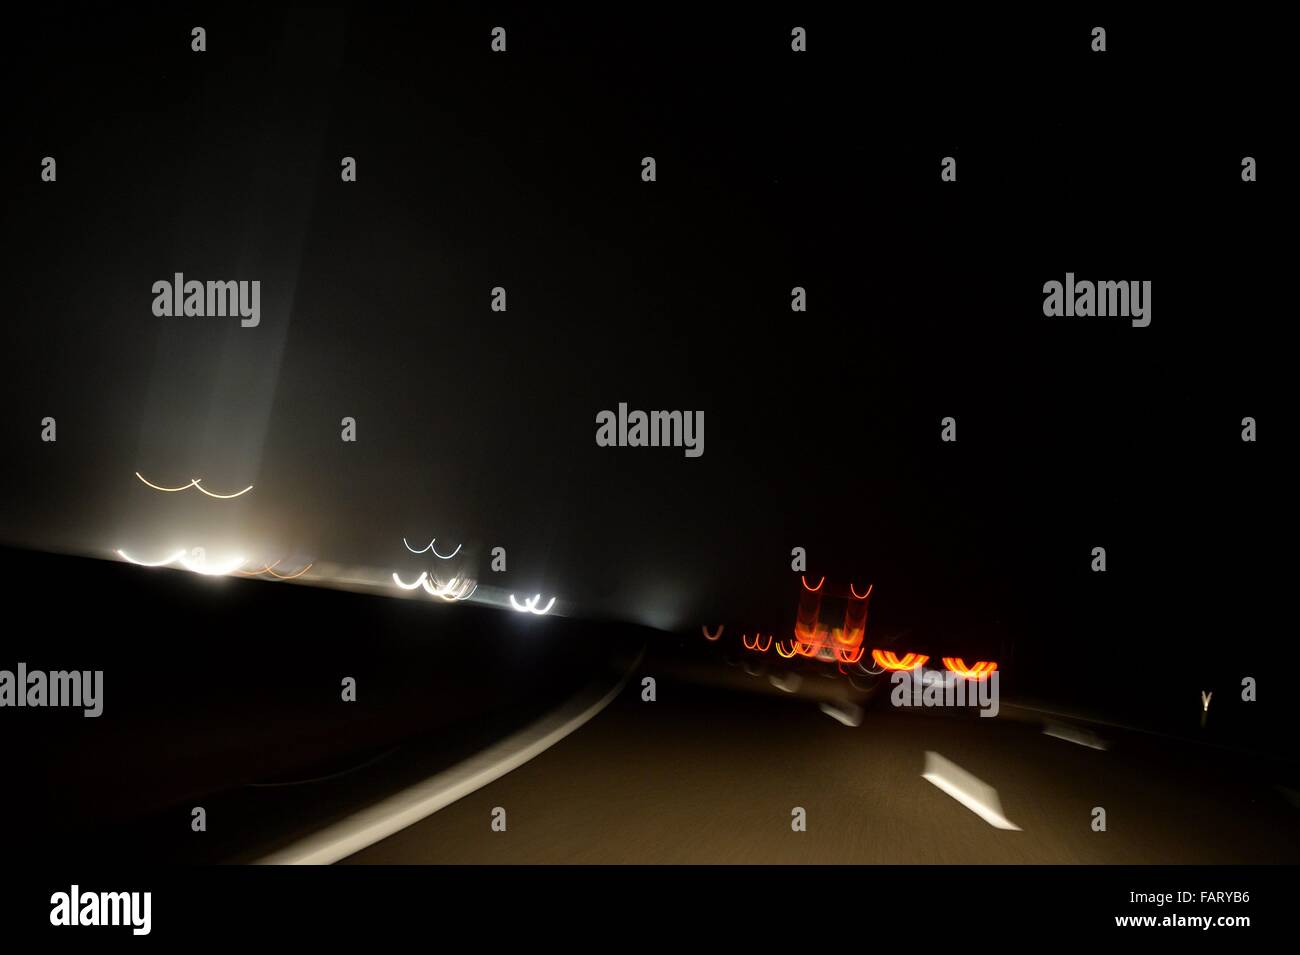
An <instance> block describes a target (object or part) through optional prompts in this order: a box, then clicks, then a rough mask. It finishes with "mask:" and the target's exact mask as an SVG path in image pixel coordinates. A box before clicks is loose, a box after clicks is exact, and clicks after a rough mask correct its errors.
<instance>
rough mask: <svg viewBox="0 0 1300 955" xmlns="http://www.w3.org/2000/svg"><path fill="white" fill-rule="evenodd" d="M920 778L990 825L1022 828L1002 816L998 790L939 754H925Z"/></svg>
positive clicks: (1018, 829) (1001, 827)
mask: <svg viewBox="0 0 1300 955" xmlns="http://www.w3.org/2000/svg"><path fill="white" fill-rule="evenodd" d="M921 778H922V779H926V780H929V781H930V782H932V783H934V785H936V786H938V787H939V789H940V790H942V791H943V792H946V793H947V794H948V795H949V796H951V797H952V798H953V799H955V800H957V801H958V802H959V803H961V804H962V805H963V806H965V807H966V808H967V809H969V810H970V811H971V812H973V813H975V815H977V816H979V817H980V818H981V819H983V820H984V821H985V822H987V823H988V824H989V825H990V826H993V827H995V828H997V829H1014V830H1016V831H1017V832H1019V831H1020V827H1019V826H1017V825H1016V824H1015V823H1014V822H1012V821H1011V820H1010V819H1008V818H1007V817H1006V816H1004V815H1002V801H1001V800H1000V799H998V791H997V790H996V789H994V788H993V787H992V786H990V785H989V784H988V783H985V782H981V781H980V780H979V779H976V778H975V777H974V776H972V775H971V774H970V773H968V772H966V770H964V769H962V768H961V767H960V766H958V765H957V764H956V763H954V762H952V761H950V760H947V759H944V758H943V757H942V756H940V755H939V754H938V753H934V752H930V751H929V750H927V751H926V754H925V772H923V773H922V774H921Z"/></svg>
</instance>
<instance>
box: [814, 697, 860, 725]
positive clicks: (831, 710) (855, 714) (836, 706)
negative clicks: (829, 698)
mask: <svg viewBox="0 0 1300 955" xmlns="http://www.w3.org/2000/svg"><path fill="white" fill-rule="evenodd" d="M818 706H819V707H820V709H821V711H822V712H823V713H825V714H826V715H827V716H829V717H830V718H831V719H833V720H835V721H836V722H838V723H843V724H844V725H845V726H850V727H857V726H861V725H862V713H863V710H862V707H860V706H858V705H857V704H856V703H820V704H818Z"/></svg>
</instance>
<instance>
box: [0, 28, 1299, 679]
mask: <svg viewBox="0 0 1300 955" xmlns="http://www.w3.org/2000/svg"><path fill="white" fill-rule="evenodd" d="M25 16H26V17H28V19H27V21H26V22H22V23H15V24H14V25H12V26H11V29H10V30H9V31H8V32H9V40H10V43H9V45H8V49H7V50H6V54H5V57H4V60H5V64H4V67H3V70H4V71H5V73H6V76H5V81H6V82H5V88H6V91H7V92H6V100H7V101H8V102H7V105H8V106H9V109H7V110H6V113H7V117H6V127H7V129H6V137H5V139H6V145H5V148H4V150H3V163H4V166H3V170H2V171H3V175H4V181H5V186H4V192H5V195H4V201H3V204H4V207H5V212H4V215H3V230H4V231H3V244H4V249H5V260H6V265H7V268H6V269H5V272H6V279H5V287H6V290H7V292H8V295H9V303H10V304H9V308H8V309H7V310H6V316H5V320H4V322H3V323H0V327H2V328H3V331H2V332H0V343H2V345H3V350H2V352H0V363H2V366H0V372H2V373H0V399H2V400H3V408H4V412H3V414H0V443H2V446H3V448H4V468H3V471H2V472H0V473H2V475H3V476H2V477H0V482H2V484H0V541H3V542H4V543H7V544H10V545H14V546H18V547H24V548H31V549H35V550H50V551H58V552H70V553H77V554H85V555H90V556H102V557H108V556H111V552H112V550H113V549H114V548H117V547H124V548H127V549H130V550H131V551H132V552H133V553H141V554H145V555H155V554H158V553H160V552H163V551H167V550H169V549H171V548H172V547H174V546H185V547H188V546H196V545H201V546H205V547H207V548H208V550H209V551H210V552H214V553H220V552H224V551H226V550H228V549H230V548H242V549H245V550H250V551H253V552H256V554H258V555H259V556H260V555H262V554H267V555H271V556H272V557H275V556H281V555H283V556H284V557H285V559H286V564H290V565H293V566H298V565H299V564H300V563H305V562H306V561H310V560H319V561H331V562H334V563H337V564H341V565H359V566H368V567H374V568H379V569H381V570H382V569H393V568H399V567H404V566H407V565H405V564H404V563H403V561H404V560H406V559H407V558H406V555H404V553H403V551H402V549H401V538H402V537H403V536H406V537H407V538H408V539H409V540H411V541H412V542H415V541H417V540H419V541H421V542H423V541H427V540H428V539H430V538H433V537H437V538H438V539H439V541H440V542H442V541H446V542H448V543H463V544H464V547H465V554H466V556H467V557H468V559H469V561H470V563H471V566H474V567H476V568H477V570H478V572H479V573H480V575H481V576H488V574H489V572H488V570H487V559H488V558H487V554H488V551H489V550H490V548H492V547H494V546H504V547H506V548H507V552H508V555H509V569H508V571H507V573H506V574H504V575H500V576H501V577H502V579H503V580H504V581H505V583H504V584H503V586H508V587H511V588H518V589H519V590H521V591H526V592H529V593H531V592H534V591H537V590H541V591H544V592H547V593H558V594H561V595H562V597H563V599H564V600H566V601H567V602H569V603H570V604H571V605H572V611H573V612H574V613H575V614H579V615H592V616H597V617H613V618H616V619H626V620H634V621H637V622H644V623H649V624H652V625H655V626H659V627H662V628H666V629H682V630H694V629H696V628H697V627H698V626H699V625H700V624H701V623H704V622H708V623H710V624H712V623H714V622H716V621H722V620H736V621H754V622H755V625H758V626H766V627H771V628H773V629H777V628H779V627H783V626H786V625H788V622H789V618H790V617H791V616H792V614H793V610H794V600H795V596H796V595H795V591H793V590H792V589H791V588H792V586H796V587H797V583H798V582H797V575H794V574H792V572H791V570H790V550H791V548H792V547H794V546H803V547H805V548H807V550H808V554H809V571H810V573H813V574H816V575H820V574H826V575H828V576H829V577H830V578H831V579H832V580H835V581H838V582H841V583H842V584H847V583H848V582H849V581H856V582H858V583H859V585H862V584H864V583H865V582H868V581H870V582H873V583H874V584H875V587H876V591H875V594H876V596H875V598H874V599H875V601H876V602H875V603H874V604H873V613H875V614H876V615H877V617H876V619H877V620H878V621H879V624H880V626H882V627H886V628H890V627H892V628H894V629H903V628H909V627H911V628H917V629H919V630H922V631H924V630H925V628H927V627H928V628H930V629H931V630H934V629H935V628H946V629H947V630H948V631H949V632H954V633H955V632H969V633H971V634H986V633H989V632H992V633H995V634H998V635H1000V637H999V638H1000V639H1001V638H1005V639H1006V640H1008V641H1010V642H1011V643H1012V644H1014V646H1015V655H1016V659H1018V660H1020V661H1022V666H1023V667H1024V668H1025V671H1024V672H1029V673H1032V674H1034V675H1037V676H1042V677H1046V676H1047V675H1048V674H1054V675H1057V676H1060V675H1061V674H1062V673H1063V672H1065V671H1070V670H1074V671H1075V672H1076V673H1077V672H1078V668H1080V667H1083V668H1095V669H1096V670H1107V671H1110V672H1112V673H1113V672H1115V671H1116V670H1117V669H1119V668H1121V667H1122V666H1123V673H1122V674H1121V675H1122V676H1123V677H1124V679H1129V678H1130V677H1131V676H1132V674H1133V673H1134V669H1135V668H1137V669H1139V670H1140V669H1141V668H1143V667H1148V666H1150V667H1159V668H1172V669H1173V670H1176V671H1178V672H1184V671H1186V672H1188V673H1189V674H1194V675H1195V676H1196V677H1200V676H1201V675H1202V674H1211V675H1214V676H1216V677H1217V678H1219V679H1221V680H1222V681H1223V685H1225V686H1229V685H1231V684H1234V683H1236V682H1237V681H1239V679H1240V676H1241V675H1245V671H1243V672H1242V673H1238V672H1237V671H1238V670H1240V669H1241V666H1242V665H1241V664H1240V663H1239V660H1240V655H1241V654H1247V655H1248V656H1249V657H1251V658H1253V659H1254V660H1258V661H1260V663H1259V664H1258V665H1257V667H1256V668H1257V669H1259V675H1262V674H1263V672H1264V666H1266V665H1271V666H1276V665H1278V664H1279V663H1280V662H1281V657H1280V654H1281V653H1282V651H1283V650H1284V644H1283V634H1282V633H1281V632H1280V631H1279V630H1278V629H1277V627H1276V625H1275V624H1273V623H1271V622H1270V621H1272V620H1275V619H1277V618H1276V617H1275V615H1274V614H1275V611H1276V608H1277V606H1278V601H1279V600H1280V598H1281V594H1282V593H1284V592H1285V591H1286V589H1287V587H1288V584H1289V581H1288V580H1287V579H1286V577H1285V576H1284V570H1285V563H1284V561H1282V560H1280V559H1279V557H1280V551H1281V549H1282V546H1283V543H1282V542H1283V541H1285V540H1287V539H1288V536H1289V531H1288V530H1287V529H1286V527H1285V526H1284V525H1283V521H1282V518H1283V516H1284V512H1283V508H1282V505H1283V501H1284V499H1285V498H1284V486H1288V487H1289V483H1290V482H1285V477H1284V473H1285V472H1283V470H1282V468H1283V463H1282V462H1283V457H1282V455H1283V449H1284V448H1285V447H1286V446H1287V445H1288V444H1289V443H1290V439H1291V434H1290V426H1289V422H1288V421H1287V420H1285V419H1284V417H1283V408H1282V395H1283V387H1284V384H1286V383H1289V378H1288V372H1289V371H1290V368H1289V365H1290V357H1291V352H1290V350H1289V349H1288V348H1287V347H1285V345H1284V342H1286V341H1287V340H1288V339H1289V335H1288V331H1289V328H1288V326H1289V324H1290V319H1289V318H1288V317H1287V316H1288V313H1289V311H1290V307H1291V304H1292V303H1291V302H1290V299H1289V297H1288V296H1286V294H1285V276H1286V275H1287V274H1288V267H1289V262H1283V260H1282V252H1281V248H1280V243H1278V242H1277V241H1276V239H1277V236H1278V234H1279V232H1280V230H1281V229H1282V228H1284V227H1285V226H1286V225H1288V224H1289V219H1288V218H1286V211H1285V208H1284V206H1283V204H1282V201H1281V198H1280V195H1279V189H1280V188H1281V183H1283V182H1284V181H1285V179H1286V177H1287V176H1288V172H1287V168H1286V157H1285V156H1284V155H1283V154H1282V153H1281V152H1280V150H1279V149H1278V145H1277V144H1278V139H1279V135H1280V134H1279V129H1280V124H1281V123H1282V122H1283V120H1284V116H1285V114H1283V113H1282V112H1281V111H1280V103H1279V102H1278V91H1280V90H1281V89H1282V88H1283V86H1282V84H1280V83H1279V82H1278V80H1277V76H1278V74H1279V73H1280V70H1281V64H1282V60H1281V59H1280V58H1279V59H1272V58H1271V56H1272V53H1273V52H1274V51H1271V50H1270V49H1268V47H1267V46H1265V47H1263V48H1260V47H1259V46H1258V44H1259V39H1258V37H1252V38H1251V41H1250V42H1251V44H1253V45H1252V46H1251V48H1250V49H1251V50H1252V51H1253V52H1252V53H1251V55H1250V56H1249V57H1247V56H1246V53H1245V50H1246V46H1245V34H1244V28H1241V27H1235V26H1233V25H1232V24H1225V23H1219V22H1214V23H1212V24H1210V23H1202V22H1200V21H1193V20H1191V19H1190V18H1189V19H1187V20H1183V21H1178V22H1173V23H1160V24H1158V25H1157V24H1150V25H1148V24H1140V23H1134V22H1130V21H1126V20H1125V19H1124V18H1122V17H1120V16H1118V15H1116V16H1106V17H1103V16H1102V15H1101V13H1098V12H1095V11H1089V12H1088V14H1087V15H1079V16H1070V15H1065V16H1053V17H1049V16H1047V15H1042V14H1039V15H1035V16H1034V17H1031V18H1023V17H1020V16H1018V15H1013V14H1010V13H987V12H983V11H981V12H980V13H978V14H966V15H964V16H952V17H943V16H940V15H935V16H933V17H927V18H926V19H925V22H924V24H923V25H920V26H918V24H917V23H916V22H910V23H904V22H902V21H900V20H897V19H896V18H894V17H893V16H891V15H886V14H873V15H871V16H870V18H868V17H867V16H865V15H859V16H860V17H861V18H860V19H857V20H855V19H853V18H852V15H851V14H849V13H848V12H847V11H835V12H834V13H833V14H832V10H831V9H830V8H828V9H827V10H825V11H821V12H813V13H810V12H808V10H807V8H806V7H804V6H803V5H791V6H790V7H789V8H788V9H785V10H780V9H774V10H767V11H764V12H755V11H746V12H745V13H743V14H741V13H736V14H734V15H732V16H726V17H722V16H712V17H711V16H709V15H707V14H703V13H701V12H700V11H698V10H691V11H690V12H689V14H687V13H683V14H679V15H673V14H668V13H658V12H656V11H652V10H648V11H645V12H644V18H643V19H641V20H638V21H637V22H629V21H627V20H625V19H621V18H616V17H614V16H613V15H612V14H609V15H606V16H596V17H586V16H583V15H581V14H579V13H577V12H574V11H567V12H558V13H557V12H555V11H552V10H550V9H545V10H544V9H542V8H541V7H539V6H537V5H528V6H525V7H523V8H521V9H518V10H513V11H511V10H507V9H506V8H501V9H500V10H494V11H493V12H491V13H481V12H476V11H473V10H472V9H471V8H470V7H468V6H465V7H456V6H454V5H453V6H449V7H444V5H439V11H438V12H437V13H436V14H435V13H424V14H412V13H410V12H409V11H400V12H399V11H397V10H392V11H383V10H382V9H377V8H376V7H375V5H372V4H358V5H355V6H353V7H351V8H348V9H344V10H335V11H329V12H321V11H306V10H301V11H293V12H284V11H274V12H271V11H265V10H259V9H258V8H249V9H245V10H240V9H237V8H236V9H231V8H228V7H226V6H225V5H222V6H220V7H216V6H213V7H210V8H204V7H199V8H196V9H193V10H186V9H184V8H181V7H177V6H175V5H172V4H160V5H158V6H157V7H156V8H155V9H154V10H153V12H152V13H148V14H145V15H141V16H131V17H125V16H120V15H119V12H118V11H117V10H116V9H113V10H109V9H99V10H96V11H94V12H84V11H81V10H80V9H79V8H76V7H66V6H61V5H57V4H52V5H41V8H40V10H39V11H36V12H28V13H26V14H25ZM1094 19H1104V20H1105V21H1106V23H1107V24H1108V25H1109V26H1110V49H1109V50H1108V51H1107V53H1105V54H1104V55H1098V54H1093V53H1091V52H1090V50H1089V48H1088V32H1089V29H1090V28H1091V26H1092V25H1093V24H1092V21H1093V20H1094ZM796 23H798V24H803V25H805V26H806V27H807V28H808V31H809V52H808V53H807V54H804V55H794V54H792V53H791V51H790V32H789V31H790V27H791V25H792V24H796ZM498 24H500V25H504V26H506V28H507V30H508V51H507V52H506V53H505V54H494V53H492V52H491V50H490V48H489V42H490V32H489V31H490V30H491V28H492V27H493V26H495V25H498ZM195 25H202V26H204V27H205V28H206V30H207V46H208V49H207V51H206V52H204V53H195V52H192V51H191V49H190V28H191V27H192V26H195ZM1279 42H1280V38H1279ZM1157 52H1158V56H1157V55H1156V54H1157ZM1246 155H1251V156H1254V157H1256V158H1257V160H1258V164H1259V170H1260V173H1259V181H1258V182H1256V183H1253V184H1245V183H1243V182H1242V181H1241V177H1240V162H1241V157H1243V156H1246ZM44 156H53V157H55V159H56V160H57V174H58V178H57V181H56V182H54V183H46V182H42V181H41V178H40V168H41V167H40V162H41V159H42V157H44ZM344 156H352V157H355V158H356V160H357V173H358V175H357V181H356V182H355V183H344V182H342V181H341V180H340V160H341V159H342V157H344ZM644 156H653V157H655V159H656V163H657V174H658V177H657V181H656V182H653V183H646V182H643V181H642V180H641V175H640V173H641V159H642V157H644ZM944 156H954V157H956V159H957V161H958V181H957V182H955V183H943V182H941V181H940V177H939V172H940V160H941V158H942V157H944ZM1067 271H1072V272H1074V273H1076V274H1077V275H1078V276H1079V277H1080V278H1081V279H1091V280H1106V279H1113V280H1150V281H1151V282H1152V283H1153V295H1152V299H1153V302H1152V305H1153V312H1152V324H1151V325H1150V327H1147V328H1134V327H1131V326H1130V324H1129V323H1128V322H1127V321H1123V320H1112V319H1090V320H1089V319H1048V318H1045V317H1044V316H1043V314H1042V286H1043V283H1044V282H1047V281H1049V280H1053V279H1055V280H1058V281H1059V280H1062V279H1063V278H1064V276H1065V273H1066V272H1067ZM176 272H183V273H184V274H185V275H186V277H187V278H194V279H199V280H230V279H234V280H254V279H255V280H259V281H260V282H261V322H260V324H259V325H258V327H256V328H241V327H240V324H239V321H238V319H235V318H215V317H205V318H199V317H170V318H160V317H157V316H155V315H154V314H153V312H152V310H151V304H152V301H153V295H152V293H151V291H150V289H151V286H152V284H153V283H154V282H155V281H158V280H161V279H170V278H171V277H172V275H173V273H176ZM498 285H499V286H503V287H505V288H506V290H507V294H508V310H507V311H506V312H504V313H498V312H493V311H492V310H491V309H490V307H489V304H490V290H491V289H492V288H493V287H494V286H498ZM794 286H802V287H805V288H806V289H807V297H808V311H807V312H806V313H803V314H795V313H792V312H791V309H790V300H791V288H792V287H794ZM619 402H627V403H628V405H629V407H631V408H634V409H644V410H651V409H664V410H697V409H699V410H703V411H704V416H705V434H704V438H705V452H704V454H703V455H702V456H701V457H699V458H688V457H686V456H685V455H683V453H682V452H681V450H680V449H666V448H658V449H654V448H600V447H597V445H596V443H595V440H594V438H595V431H596V426H595V416H596V414H597V413H598V412H600V411H601V410H604V409H616V408H617V407H618V404H619ZM47 415H48V416H53V417H54V418H55V419H56V420H57V428H58V432H57V435H58V440H57V442H56V443H44V442H42V441H41V440H40V435H41V425H40V422H41V419H42V418H44V417H45V416H47ZM947 415H951V416H954V417H955V418H956V419H957V422H958V425H957V427H958V441H957V442H956V443H955V444H945V443H942V442H941V441H940V440H939V435H940V420H941V419H942V418H943V417H944V416H947ZM1247 415H1250V416H1253V417H1255V418H1256V419H1257V421H1258V423H1259V435H1260V438H1259V441H1258V442H1257V443H1254V444H1248V443H1244V442H1243V441H1242V440H1241V438H1240V432H1241V419H1242V418H1243V417H1244V416H1247ZM345 416H351V417H353V418H355V419H356V422H357V433H358V439H357V441H356V442H355V443H344V442H343V441H341V440H340V430H341V426H340V421H341V419H342V418H343V417H345ZM136 471H139V472H141V473H142V474H143V475H145V476H146V477H147V478H149V479H150V480H152V481H154V482H156V483H159V484H163V485H179V484H184V483H186V482H188V481H189V480H190V479H191V478H194V477H201V478H202V479H203V480H204V484H205V486H207V487H211V488H213V489H216V490H219V491H233V490H238V489H239V488H243V487H245V486H246V485H249V484H252V485H254V486H255V491H254V492H252V493H251V494H249V495H246V496H245V497H244V498H241V499H239V500H235V501H229V502H218V501H214V500H211V499H208V498H205V497H201V496H199V495H197V494H194V493H193V492H192V491H191V492H187V493H185V494H174V495H164V494H159V493H157V492H154V491H151V490H149V489H148V488H146V487H144V486H143V485H142V484H141V483H140V482H139V481H137V479H136V478H135V476H134V472H136ZM1284 482H1285V485H1284ZM417 546H418V545H417ZM440 546H441V544H440ZM1095 546H1104V547H1106V548H1107V553H1108V564H1109V569H1108V572H1107V574H1105V575H1097V574H1093V573H1092V572H1091V571H1090V570H1089V563H1090V560H1091V557H1090V552H1091V550H1092V548H1093V547H1095ZM1225 648H1226V649H1225ZM1089 672H1090V673H1091V672H1092V671H1091V670H1089ZM1252 672H1253V671H1252ZM1013 678H1014V677H1012V676H1008V680H1011V679H1013ZM1121 682H1122V681H1120V680H1119V679H1118V678H1117V679H1116V684H1117V685H1120V683H1121ZM1139 682H1140V681H1139ZM1126 685H1129V686H1131V685H1132V684H1131V683H1130V684H1126ZM1187 685H1191V684H1190V683H1189V684H1187ZM1148 689H1149V687H1148Z"/></svg>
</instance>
